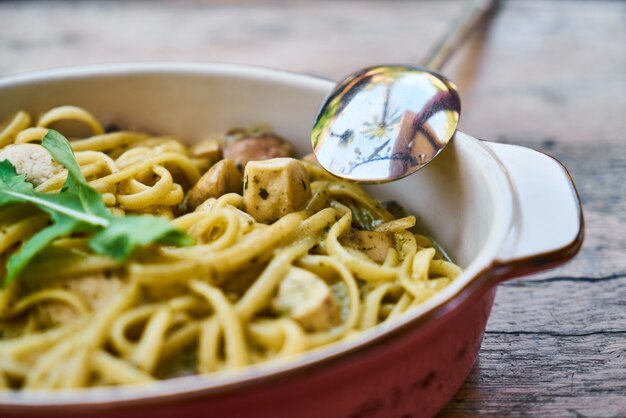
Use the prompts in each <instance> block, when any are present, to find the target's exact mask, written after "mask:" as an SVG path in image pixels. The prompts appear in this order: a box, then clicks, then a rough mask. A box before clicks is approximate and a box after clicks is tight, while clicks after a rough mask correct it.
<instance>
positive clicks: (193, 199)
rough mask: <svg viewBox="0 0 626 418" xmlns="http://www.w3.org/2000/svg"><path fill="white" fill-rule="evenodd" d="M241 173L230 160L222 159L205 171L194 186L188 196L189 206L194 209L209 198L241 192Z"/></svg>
mask: <svg viewBox="0 0 626 418" xmlns="http://www.w3.org/2000/svg"><path fill="white" fill-rule="evenodd" d="M242 187H243V180H242V176H241V173H240V172H239V170H237V167H235V164H234V163H233V162H232V161H230V160H220V161H218V162H217V163H216V164H214V165H213V166H212V167H211V168H210V169H209V171H207V172H206V173H204V175H203V176H202V177H200V179H199V180H198V182H197V183H196V184H195V185H194V186H193V188H192V189H191V191H190V192H189V196H188V198H187V207H188V209H189V210H194V209H195V208H196V207H197V206H199V205H201V204H202V203H203V202H204V201H206V200H207V199H210V198H212V197H214V198H218V197H220V196H222V195H224V194H226V193H241V189H242Z"/></svg>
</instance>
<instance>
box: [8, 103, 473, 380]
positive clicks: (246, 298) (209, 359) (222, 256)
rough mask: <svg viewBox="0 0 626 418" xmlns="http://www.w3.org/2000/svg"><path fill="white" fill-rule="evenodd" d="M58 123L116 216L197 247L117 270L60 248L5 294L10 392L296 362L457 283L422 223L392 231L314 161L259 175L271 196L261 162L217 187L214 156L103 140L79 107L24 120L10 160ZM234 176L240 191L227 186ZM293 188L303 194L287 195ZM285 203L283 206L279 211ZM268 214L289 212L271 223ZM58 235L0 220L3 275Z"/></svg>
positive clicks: (41, 218)
mask: <svg viewBox="0 0 626 418" xmlns="http://www.w3.org/2000/svg"><path fill="white" fill-rule="evenodd" d="M60 121H63V122H65V123H67V121H73V122H80V123H83V124H85V125H86V126H87V127H88V128H89V129H90V130H91V132H92V133H93V135H92V136H88V137H86V138H80V139H73V140H72V141H71V146H72V148H73V150H74V152H75V156H76V159H77V161H78V163H79V164H80V168H81V171H82V173H83V175H84V177H85V178H86V180H87V181H88V182H89V185H90V186H91V187H92V188H94V189H95V190H97V191H98V192H99V193H100V194H101V195H102V197H103V200H104V202H105V204H106V205H107V207H108V208H109V210H110V211H111V212H112V213H113V214H114V215H118V216H124V215H127V214H153V215H157V216H160V217H165V218H168V219H170V220H171V222H172V223H173V224H174V225H176V226H177V227H178V228H180V229H181V230H183V231H185V232H186V233H187V234H188V235H190V236H191V237H193V238H194V239H195V241H196V244H195V245H192V246H189V247H168V246H163V245H151V246H149V247H146V248H142V249H139V250H137V251H136V252H135V253H134V254H133V256H132V258H131V259H130V260H129V261H126V262H123V263H120V262H118V261H116V260H115V259H113V258H108V257H105V256H102V255H98V254H96V253H94V252H93V251H92V250H91V249H90V248H89V246H88V245H87V238H88V237H86V236H85V235H84V234H82V235H81V234H74V235H72V236H68V237H64V238H60V239H57V240H55V241H54V242H53V244H52V245H50V246H49V247H48V248H46V249H45V250H44V251H43V252H42V253H40V254H39V255H38V256H37V257H36V258H35V259H34V260H33V261H32V262H31V263H30V264H29V265H28V267H27V268H26V269H25V270H24V271H23V273H22V274H21V275H20V277H19V278H18V279H17V280H15V281H14V282H12V283H11V284H10V285H9V286H8V287H6V288H5V289H3V290H1V291H0V292H1V293H0V333H1V334H0V388H3V389H7V390H8V389H24V390H44V389H45V390H55V389H71V388H85V387H93V386H102V385H127V384H138V383H146V382H151V381H154V380H158V379H164V378H171V377H176V376H181V375H185V374H196V373H219V372H222V371H225V370H231V369H241V368H244V367H245V366H248V365H252V364H256V363H260V362H267V361H277V360H279V359H283V360H284V359H290V358H293V357H294V356H297V355H298V354H300V353H302V352H304V351H306V350H311V349H314V348H317V347H320V346H323V345H326V344H329V343H332V342H336V341H339V340H342V339H344V338H347V337H349V336H351V335H353V334H354V333H357V332H359V331H360V330H364V329H367V328H370V327H374V326H376V325H377V324H379V323H380V322H382V321H387V320H390V319H393V318H394V317H396V316H398V315H401V314H402V313H404V312H406V311H407V310H410V309H411V308H412V307H414V306H416V305H419V304H421V303H423V302H424V301H425V300H427V299H428V298H429V297H431V296H432V295H434V294H435V293H437V292H438V291H440V290H441V289H442V288H444V287H445V286H447V285H448V284H449V283H450V282H451V281H452V280H454V279H455V278H456V277H457V276H459V275H460V273H461V270H460V269H459V268H458V267H457V266H456V265H454V264H453V263H451V262H449V261H446V260H445V259H444V258H443V257H442V256H441V254H439V253H438V252H437V251H436V250H435V249H434V248H433V244H432V242H431V241H430V240H429V239H428V238H427V237H425V236H423V235H420V234H417V233H414V232H413V229H412V228H413V227H414V225H415V218H414V217H412V216H399V217H394V216H393V215H392V214H391V213H390V212H389V211H388V210H387V209H385V207H384V206H383V205H381V204H380V203H379V202H377V201H376V200H374V199H373V198H372V197H371V196H369V195H368V194H367V193H366V192H365V191H364V190H363V189H361V188H360V187H359V186H358V185H355V184H351V183H347V182H344V181H341V180H339V179H337V178H335V177H332V176H330V175H329V174H327V173H326V172H325V171H324V170H323V169H322V168H321V167H319V166H317V165H316V164H315V163H314V162H310V161H305V160H292V159H285V158H281V159H280V161H277V160H267V161H266V162H265V166H262V165H260V164H257V165H256V166H255V167H256V169H257V170H260V171H258V173H261V174H263V173H265V172H268V173H269V172H270V171H271V173H274V174H275V172H276V171H277V170H278V172H279V174H276V176H277V177H275V178H272V180H271V182H270V183H271V185H273V186H272V187H274V186H275V187H276V190H275V191H272V189H268V188H267V187H265V188H263V187H261V188H257V189H255V192H254V194H253V195H249V194H250V192H249V190H251V189H252V188H253V187H255V186H254V185H253V183H254V181H255V180H254V179H255V178H256V177H255V176H253V172H252V171H251V170H253V168H250V167H253V165H254V163H248V165H246V166H245V168H244V166H242V165H241V164H239V166H238V167H237V169H234V170H235V171H227V170H228V169H230V170H233V169H232V168H224V169H223V170H226V171H220V172H219V173H218V172H217V171H216V169H215V168H213V167H218V165H219V167H218V168H220V167H225V166H227V165H228V164H230V163H226V162H225V161H227V160H222V159H220V158H219V157H217V158H216V155H219V154H220V152H219V150H218V152H213V151H215V147H213V148H211V149H212V150H213V151H211V152H210V153H203V152H198V151H197V150H196V151H194V150H192V149H190V148H189V147H187V146H186V145H184V144H183V143H182V142H180V141H179V140H177V139H176V138H173V137H169V136H154V135H151V134H148V133H141V132H130V131H115V132H106V131H105V129H104V128H103V127H102V125H101V124H100V123H99V122H98V120H96V118H95V117H93V116H92V115H91V114H90V113H89V112H87V111H85V110H84V109H80V108H77V107H73V106H62V107H58V108H55V109H51V110H49V111H48V112H46V113H45V114H43V115H42V116H41V117H39V119H38V121H37V123H36V124H35V125H33V123H32V117H31V115H29V114H28V113H27V112H23V111H20V112H17V113H16V114H15V115H13V116H12V117H11V118H9V120H8V121H7V122H5V123H4V125H3V126H2V127H0V147H2V149H1V150H0V159H2V153H3V152H4V150H7V149H10V148H11V147H15V146H17V145H23V144H37V143H38V142H39V141H40V140H41V138H42V137H43V136H44V135H45V134H46V132H47V131H48V128H49V127H50V126H51V125H53V124H55V123H58V122H60ZM248 133H249V132H248ZM237 135H238V136H239V138H234V139H233V135H230V136H228V137H227V138H226V140H224V139H223V138H222V139H221V140H220V141H217V144H218V145H219V147H224V146H227V145H228V143H229V141H230V143H233V141H237V140H241V139H242V138H241V137H242V134H241V132H239V133H238V134H237ZM237 135H235V136H237ZM263 135H265V140H264V141H265V142H264V144H266V143H268V142H271V141H269V140H267V135H270V134H268V133H263V134H261V136H263ZM243 136H245V135H243ZM244 140H246V139H244ZM213 145H215V144H213ZM233 167H234V166H233ZM268 167H269V168H268ZM40 168H41V167H40ZM57 168H58V167H57ZM238 169H239V170H245V171H244V173H245V176H244V178H243V186H241V183H238V182H237V181H234V182H233V181H232V178H233V176H234V177H236V176H237V175H241V174H237V173H238V171H237V170H238ZM207 170H208V171H211V170H213V171H214V175H213V177H211V176H208V177H207V174H205V173H207ZM263 170H266V171H263ZM267 170H270V171H267ZM281 170H288V171H287V172H286V174H285V172H283V171H281ZM289 170H291V171H289ZM220 173H226V174H227V176H226V177H227V178H220V177H219V174H220ZM229 173H234V174H233V175H230V174H229ZM254 173H257V172H254ZM294 173H295V174H294ZM31 174H32V173H31ZM31 174H28V173H27V178H28V176H29V175H31ZM32 175H33V176H34V174H32ZM268 175H270V174H268ZM272 175H273V174H272ZM66 176H67V173H66V171H65V170H63V169H56V170H52V169H51V170H48V171H46V172H45V175H43V176H40V177H41V178H36V179H35V178H33V180H32V182H33V184H35V185H36V188H35V190H37V191H40V192H47V193H56V192H58V191H59V190H60V189H61V187H62V186H63V183H64V180H65V177H66ZM209 177H210V178H209ZM294 178H298V179H300V181H299V182H298V184H291V183H289V182H293V181H294V180H293V179H294ZM207 179H208V180H207ZM211 179H213V180H214V181H213V183H211V187H213V189H211V190H212V191H211V193H212V195H211V196H210V197H208V198H206V199H204V200H203V201H202V202H201V203H200V204H199V205H197V207H192V206H190V204H189V195H190V193H192V192H191V191H192V190H194V188H195V190H196V191H197V190H198V185H199V184H200V183H202V182H204V181H209V180H211ZM215 179H217V180H215ZM257 180H258V179H257ZM29 181H30V179H29ZM220 181H221V182H222V183H219V182H220ZM216 182H218V183H216ZM260 182H261V183H262V182H263V178H261V179H260ZM216 184H217V185H221V186H223V187H221V186H220V187H221V188H220V187H217V186H216ZM300 184H301V185H302V191H298V190H296V188H297V187H300ZM216 187H217V189H216ZM259 187H260V186H259ZM292 189H293V190H292ZM215 190H218V192H215ZM268 190H269V191H268ZM283 191H284V193H286V195H285V196H287V197H285V196H279V197H278V198H277V200H272V199H273V198H274V196H273V195H272V194H271V193H277V192H278V193H282V192H283ZM287 192H288V193H287ZM246 193H248V194H246ZM298 193H300V194H298ZM257 196H259V197H257ZM264 196H265V197H264ZM298 196H300V197H298ZM250 199H251V200H250ZM254 199H260V200H258V204H257V203H255V202H256V201H255V200H254ZM298 199H300V200H301V202H299V203H298V202H296V201H297V200H298ZM201 200H202V199H201ZM268 201H269V202H271V204H268V203H267V202H268ZM263 204H266V206H271V207H268V208H267V210H274V209H275V207H276V206H281V205H282V206H281V207H283V208H287V209H285V210H284V213H282V212H281V213H280V216H278V217H277V219H274V218H272V216H269V215H268V216H266V215H265V214H264V212H263V210H266V209H264V206H263ZM47 224H48V215H46V214H45V213H43V212H41V211H39V210H38V209H36V208H34V207H32V206H30V205H28V204H15V205H8V206H4V207H2V208H0V256H1V257H2V258H3V259H4V260H5V264H6V260H7V259H8V257H9V256H10V255H11V254H12V253H13V252H15V251H16V249H17V248H19V246H20V245H21V243H22V242H24V241H25V240H27V239H28V238H29V237H31V236H32V235H34V234H35V233H36V232H38V231H40V230H41V229H42V228H44V227H45V226H46V225H47Z"/></svg>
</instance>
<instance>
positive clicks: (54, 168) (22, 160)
mask: <svg viewBox="0 0 626 418" xmlns="http://www.w3.org/2000/svg"><path fill="white" fill-rule="evenodd" d="M2 160H9V161H10V162H11V164H13V166H14V167H15V171H16V172H17V174H25V175H26V180H27V181H29V182H31V183H32V184H33V185H35V186H39V185H40V184H41V183H44V182H45V181H47V180H50V179H51V178H52V177H54V176H55V175H57V174H59V173H60V172H62V171H63V170H64V168H63V166H62V165H61V164H59V163H57V162H55V161H53V160H52V156H51V155H50V153H49V152H48V150H47V149H45V148H44V147H42V146H41V145H38V144H14V145H8V146H7V147H5V148H4V149H3V150H2V151H0V161H2Z"/></svg>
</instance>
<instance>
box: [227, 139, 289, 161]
mask: <svg viewBox="0 0 626 418" xmlns="http://www.w3.org/2000/svg"><path fill="white" fill-rule="evenodd" d="M294 156H295V154H294V151H293V147H292V146H291V144H290V143H289V142H288V141H286V140H284V139H283V138H281V137H279V136H277V135H274V134H271V133H264V134H261V135H259V136H248V137H243V138H241V139H237V140H236V141H233V142H231V143H229V144H227V145H226V147H225V148H224V158H227V159H229V160H232V161H233V162H234V163H235V164H236V165H237V167H240V169H244V168H245V167H246V164H248V162H249V161H263V160H269V159H271V158H282V157H294Z"/></svg>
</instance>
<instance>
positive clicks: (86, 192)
mask: <svg viewBox="0 0 626 418" xmlns="http://www.w3.org/2000/svg"><path fill="white" fill-rule="evenodd" d="M41 145H42V146H43V147H44V148H45V149H47V150H48V152H49V153H50V155H52V158H53V159H54V160H55V161H56V162H58V163H59V164H61V165H63V166H64V167H65V168H66V169H67V179H66V180H65V184H64V185H63V190H62V192H64V191H69V192H72V193H76V194H77V195H78V197H79V199H80V201H81V203H82V207H83V210H84V211H85V212H86V213H90V214H94V215H98V216H102V217H105V218H110V217H111V213H110V212H109V210H108V209H107V207H106V205H105V204H104V201H103V200H102V196H101V195H100V193H98V191H97V190H94V189H93V188H91V186H89V183H87V180H85V178H84V177H83V173H82V172H81V171H80V166H79V165H78V161H76V157H75V156H74V151H72V147H71V146H70V144H69V142H68V140H67V139H65V137H64V136H63V135H61V134H60V133H58V132H57V131H54V130H49V131H48V133H47V134H46V135H45V136H44V137H43V139H42V140H41Z"/></svg>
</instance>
